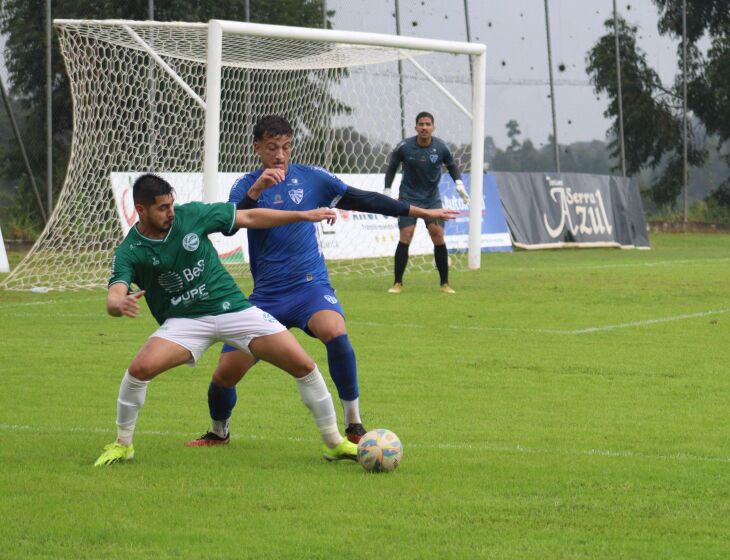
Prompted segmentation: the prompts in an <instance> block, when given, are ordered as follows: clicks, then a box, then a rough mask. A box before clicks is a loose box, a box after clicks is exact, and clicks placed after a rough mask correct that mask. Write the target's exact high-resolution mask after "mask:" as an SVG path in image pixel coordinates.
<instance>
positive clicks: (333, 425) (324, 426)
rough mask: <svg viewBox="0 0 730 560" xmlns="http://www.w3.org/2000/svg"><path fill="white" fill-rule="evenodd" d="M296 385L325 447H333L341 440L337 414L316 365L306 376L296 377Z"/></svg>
mask: <svg viewBox="0 0 730 560" xmlns="http://www.w3.org/2000/svg"><path fill="white" fill-rule="evenodd" d="M297 387H298V388H299V396H300V397H301V398H302V402H303V403H304V404H305V405H306V407H307V408H308V409H309V411H310V412H311V413H312V416H314V421H315V422H316V424H317V428H318V429H319V433H320V434H321V436H322V441H324V443H325V444H326V445H327V447H330V448H332V447H335V446H336V445H337V444H338V443H340V442H341V441H342V435H341V434H340V431H339V430H338V429H337V415H336V414H335V405H334V404H333V403H332V395H330V392H329V391H328V390H327V385H326V384H325V382H324V379H323V378H322V374H321V373H320V372H319V369H318V368H317V366H316V365H315V366H314V369H313V370H312V371H311V372H310V373H308V374H307V375H306V376H304V377H302V378H299V379H297Z"/></svg>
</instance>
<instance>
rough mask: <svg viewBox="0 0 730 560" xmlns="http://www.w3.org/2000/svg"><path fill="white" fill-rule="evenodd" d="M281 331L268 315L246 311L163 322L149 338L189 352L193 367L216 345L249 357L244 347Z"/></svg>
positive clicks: (253, 308) (284, 328)
mask: <svg viewBox="0 0 730 560" xmlns="http://www.w3.org/2000/svg"><path fill="white" fill-rule="evenodd" d="M285 330H286V327H285V326H284V325H282V324H281V323H280V322H279V321H277V320H276V319H274V317H273V316H272V315H269V314H268V313H266V312H265V311H262V310H261V309H259V308H258V307H249V308H248V309H244V310H242V311H235V312H233V313H224V314H223V315H205V316H204V317H195V318H194V319H187V318H177V317H175V318H171V319H167V320H166V321H165V322H164V323H162V325H161V326H160V328H159V329H157V330H156V331H155V332H153V333H152V334H151V335H150V338H152V337H153V336H156V337H158V338H164V339H165V340H169V341H171V342H174V343H175V344H179V345H180V346H182V347H183V348H186V349H187V350H190V353H191V354H192V355H193V359H192V360H191V361H190V362H188V363H189V364H190V365H195V363H196V362H197V361H198V360H199V359H200V357H201V356H202V355H203V352H205V351H206V350H207V349H208V348H210V347H211V346H212V345H213V344H214V343H216V342H225V343H226V344H230V345H231V346H233V347H235V348H238V349H239V350H242V351H244V352H246V354H249V355H250V354H251V351H250V350H249V349H248V345H249V344H250V343H251V341H252V340H253V339H254V338H258V337H260V336H267V335H270V334H276V333H279V332H282V331H285Z"/></svg>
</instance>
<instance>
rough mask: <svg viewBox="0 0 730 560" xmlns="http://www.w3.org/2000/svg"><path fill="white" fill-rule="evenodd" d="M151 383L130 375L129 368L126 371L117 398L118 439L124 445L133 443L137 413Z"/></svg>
mask: <svg viewBox="0 0 730 560" xmlns="http://www.w3.org/2000/svg"><path fill="white" fill-rule="evenodd" d="M149 383H150V382H149V381H140V380H139V379H135V378H134V377H132V376H131V375H129V370H127V371H125V372H124V377H123V378H122V382H121V384H120V385H119V398H118V399H117V441H118V442H119V443H121V444H122V445H131V443H132V436H133V435H134V427H135V425H136V424H137V415H138V414H139V409H140V408H142V405H143V404H144V400H145V397H146V396H147V385H149Z"/></svg>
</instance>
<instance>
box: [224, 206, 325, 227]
mask: <svg viewBox="0 0 730 560" xmlns="http://www.w3.org/2000/svg"><path fill="white" fill-rule="evenodd" d="M323 220H327V221H328V222H329V223H331V224H332V223H334V222H335V220H337V212H335V211H334V210H332V208H315V209H314V210H306V211H303V212H296V211H290V210H272V209H270V208H252V209H250V210H237V211H236V226H235V227H237V228H249V229H268V228H272V227H276V226H283V225H286V224H293V223H294V222H321V221H323Z"/></svg>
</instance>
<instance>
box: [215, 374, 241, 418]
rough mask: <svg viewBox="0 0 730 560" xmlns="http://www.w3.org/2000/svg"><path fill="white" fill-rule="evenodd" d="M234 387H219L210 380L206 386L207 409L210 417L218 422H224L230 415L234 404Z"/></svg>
mask: <svg viewBox="0 0 730 560" xmlns="http://www.w3.org/2000/svg"><path fill="white" fill-rule="evenodd" d="M236 400H237V395H236V388H235V387H231V388H228V387H221V386H220V385H216V384H215V383H213V382H212V381H211V382H210V385H209V386H208V409H209V410H210V417H211V418H212V419H213V420H217V421H218V422H224V421H226V420H228V419H229V418H230V417H231V414H232V413H233V407H234V406H236Z"/></svg>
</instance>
